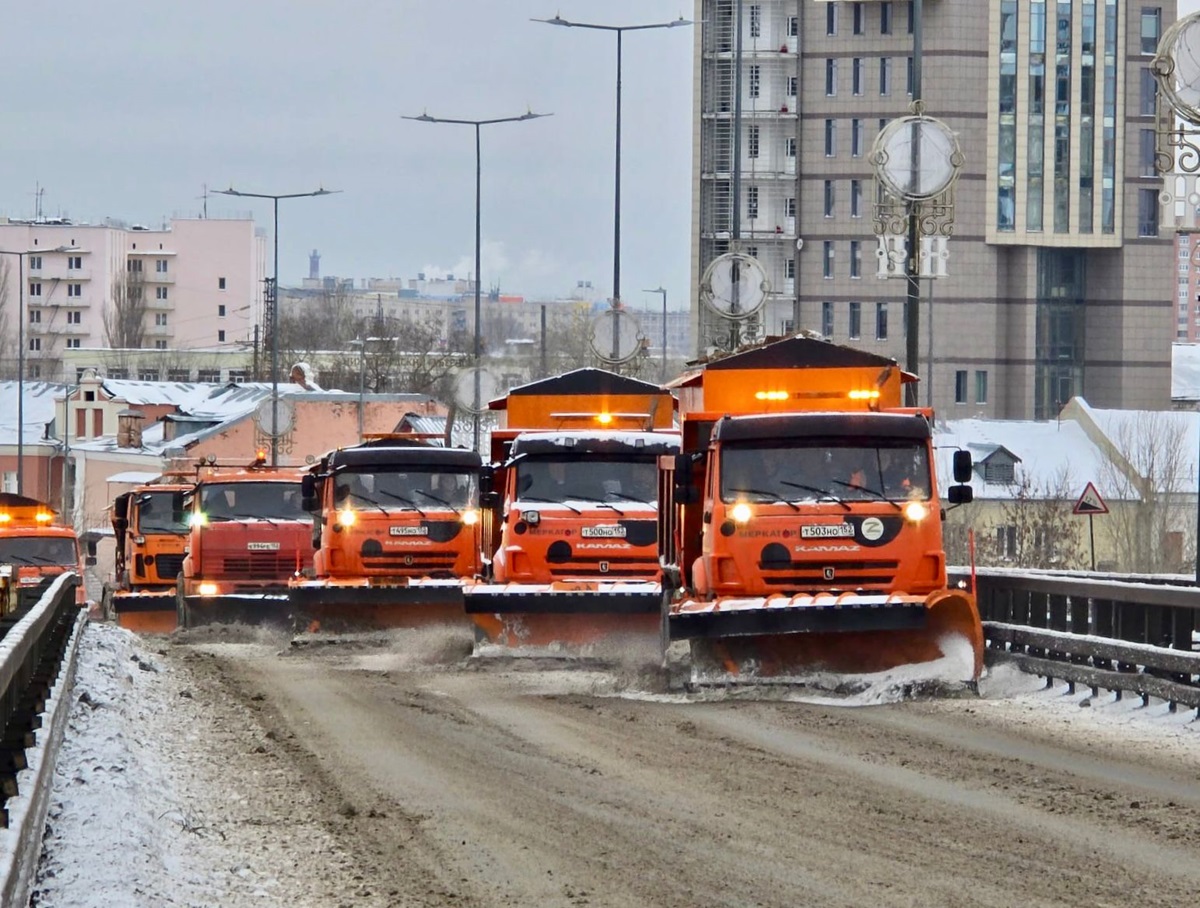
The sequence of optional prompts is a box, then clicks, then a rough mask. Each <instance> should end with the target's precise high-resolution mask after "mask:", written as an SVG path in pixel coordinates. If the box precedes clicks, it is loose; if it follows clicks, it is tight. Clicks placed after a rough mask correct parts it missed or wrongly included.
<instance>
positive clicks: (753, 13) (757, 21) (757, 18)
mask: <svg viewBox="0 0 1200 908" xmlns="http://www.w3.org/2000/svg"><path fill="white" fill-rule="evenodd" d="M750 37H751V38H761V37H762V7H761V6H759V5H758V4H757V3H755V4H753V5H752V6H751V7H750Z"/></svg>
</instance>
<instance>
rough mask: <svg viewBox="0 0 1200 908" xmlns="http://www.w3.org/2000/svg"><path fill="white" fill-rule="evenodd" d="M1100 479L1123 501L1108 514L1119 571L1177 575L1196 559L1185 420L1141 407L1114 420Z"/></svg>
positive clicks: (1105, 521) (1193, 505) (1106, 526)
mask: <svg viewBox="0 0 1200 908" xmlns="http://www.w3.org/2000/svg"><path fill="white" fill-rule="evenodd" d="M1102 451H1103V455H1104V458H1103V460H1102V462H1101V465H1100V478H1101V479H1102V480H1103V481H1104V484H1105V486H1106V487H1107V488H1109V489H1111V490H1112V492H1113V494H1114V497H1115V498H1116V499H1117V500H1118V501H1121V502H1122V505H1121V506H1120V507H1116V508H1112V509H1110V513H1109V514H1107V515H1105V517H1104V527H1105V529H1106V531H1107V532H1108V535H1109V536H1110V538H1111V541H1112V547H1113V551H1114V552H1115V554H1116V558H1117V565H1116V569H1117V570H1120V571H1134V572H1138V573H1178V572H1181V571H1185V570H1190V569H1191V568H1192V566H1193V565H1194V563H1195V561H1194V559H1195V551H1196V550H1195V538H1194V536H1193V535H1192V533H1193V531H1194V528H1193V524H1194V518H1195V504H1194V502H1193V501H1192V500H1191V498H1192V493H1193V492H1194V491H1195V490H1194V487H1193V483H1194V480H1193V476H1194V472H1193V466H1192V462H1191V446H1190V445H1189V444H1188V443H1187V442H1186V441H1185V432H1184V423H1183V421H1182V420H1179V419H1175V418H1173V416H1172V415H1171V414H1168V413H1162V412H1155V411H1141V412H1138V413H1135V414H1130V415H1129V417H1128V418H1126V419H1123V420H1121V421H1119V422H1117V423H1115V428H1114V429H1113V430H1112V434H1111V435H1110V436H1109V438H1108V444H1107V445H1104V446H1102Z"/></svg>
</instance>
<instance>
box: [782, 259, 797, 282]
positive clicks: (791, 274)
mask: <svg viewBox="0 0 1200 908" xmlns="http://www.w3.org/2000/svg"><path fill="white" fill-rule="evenodd" d="M783 276H784V277H786V278H787V279H788V280H789V281H790V280H794V279H795V277H796V260H795V259H785V260H784V262H783Z"/></svg>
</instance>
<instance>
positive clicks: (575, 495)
mask: <svg viewBox="0 0 1200 908" xmlns="http://www.w3.org/2000/svg"><path fill="white" fill-rule="evenodd" d="M564 497H569V498H573V499H574V500H575V501H586V502H588V503H590V504H598V505H600V506H601V507H603V508H611V509H612V510H614V511H616V512H617V513H618V514H620V515H621V516H622V517H624V516H625V512H624V511H622V510H621V509H620V508H619V507H617V506H616V505H615V504H613V503H612V502H609V501H605V500H604V499H603V498H596V497H595V496H593V495H580V494H578V493H576V492H570V493H564Z"/></svg>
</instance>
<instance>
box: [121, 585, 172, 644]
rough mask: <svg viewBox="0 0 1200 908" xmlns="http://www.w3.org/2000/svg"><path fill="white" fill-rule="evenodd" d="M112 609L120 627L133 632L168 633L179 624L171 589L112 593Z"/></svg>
mask: <svg viewBox="0 0 1200 908" xmlns="http://www.w3.org/2000/svg"><path fill="white" fill-rule="evenodd" d="M111 610H112V617H113V618H115V620H116V622H117V625H118V626H119V627H123V628H125V629H126V630H128V631H133V632H134V633H136V634H169V633H171V632H172V631H173V630H175V628H176V627H178V626H179V610H178V608H177V607H176V604H175V591H174V590H163V591H156V592H153V593H142V592H136V593H115V594H113V597H112V604H111Z"/></svg>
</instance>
